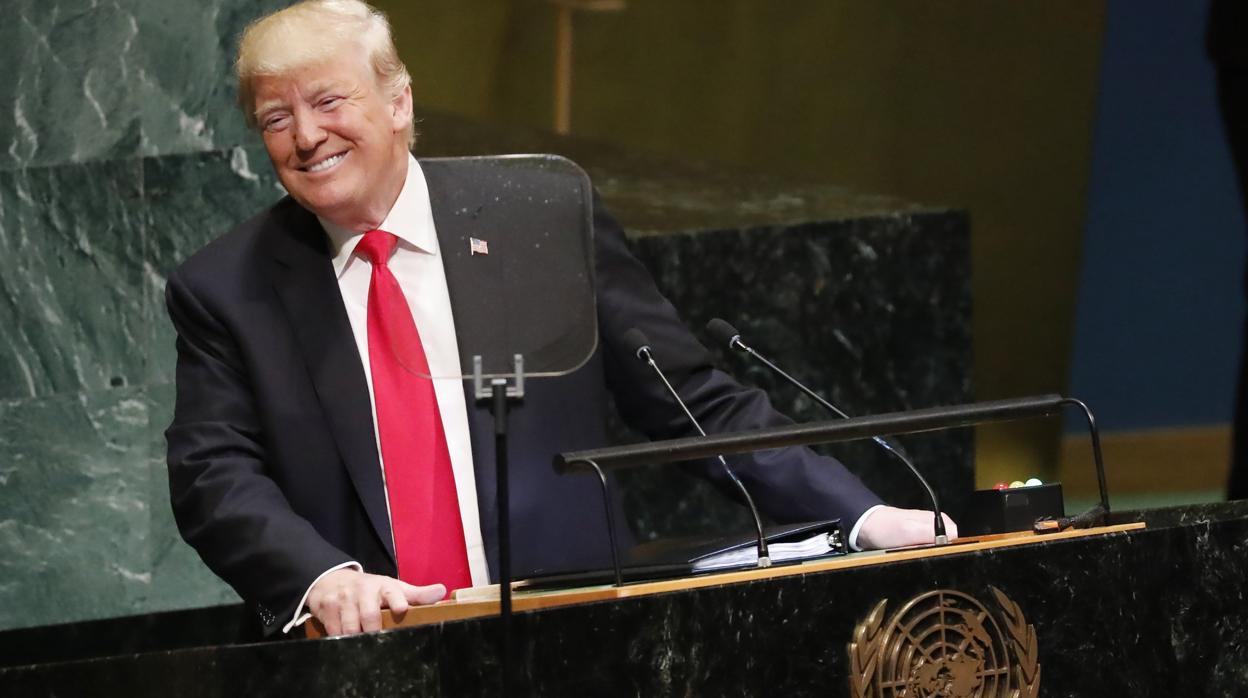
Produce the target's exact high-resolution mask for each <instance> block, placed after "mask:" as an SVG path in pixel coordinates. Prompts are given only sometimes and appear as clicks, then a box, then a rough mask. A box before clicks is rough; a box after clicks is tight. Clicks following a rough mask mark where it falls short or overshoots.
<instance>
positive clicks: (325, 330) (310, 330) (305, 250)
mask: <svg viewBox="0 0 1248 698" xmlns="http://www.w3.org/2000/svg"><path fill="white" fill-rule="evenodd" d="M279 211H280V212H281V215H279V216H276V219H277V222H278V227H277V229H274V230H272V231H269V232H270V233H271V234H270V235H268V237H267V243H268V245H269V248H270V251H271V253H272V257H273V261H274V270H273V275H272V279H273V287H274V290H275V291H276V292H277V295H278V297H279V298H280V299H281V302H282V305H283V307H284V309H285V311H286V316H287V318H289V320H290V324H291V327H292V328H293V329H294V332H295V340H296V344H297V345H298V347H299V349H300V351H301V352H302V354H303V359H304V361H305V363H306V364H307V367H308V374H309V375H310V376H311V378H312V384H313V386H314V388H315V390H316V394H317V398H318V399H319V400H320V403H321V408H322V409H323V410H324V411H325V414H326V416H327V417H328V421H329V427H330V430H331V431H332V432H333V435H334V440H335V441H336V442H337V444H338V450H339V454H340V455H341V457H342V461H343V463H344V464H345V466H346V468H347V472H348V474H349V475H350V477H351V482H352V483H353V484H354V485H355V490H356V493H357V495H358V496H359V498H360V501H361V502H362V503H363V505H364V510H365V512H367V514H368V519H369V522H370V523H372V525H373V529H374V530H375V532H376V533H377V536H378V538H380V539H381V542H382V544H383V546H384V547H385V549H386V552H387V553H388V554H389V556H390V560H391V562H394V561H395V555H394V542H393V540H392V538H391V535H390V519H389V516H388V514H387V508H386V500H385V488H384V485H383V483H382V478H381V462H380V460H379V459H378V457H377V442H376V437H375V434H374V431H373V420H372V405H371V404H370V402H369V397H368V384H367V382H366V380H365V377H364V368H363V365H362V363H361V361H360V353H359V350H358V349H357V347H356V344H355V339H354V335H353V334H352V331H351V323H350V321H349V320H348V319H347V312H346V309H345V308H344V307H343V304H342V294H341V292H340V291H339V290H338V280H337V279H336V278H335V276H334V269H333V264H332V263H331V261H330V257H329V241H328V237H327V236H326V235H325V232H324V230H322V229H321V226H320V223H319V222H317V220H316V218H315V217H314V216H313V215H312V214H311V213H309V212H308V211H306V210H304V209H303V208H302V207H300V206H298V205H297V204H294V203H293V202H289V205H286V206H282V207H280V208H279Z"/></svg>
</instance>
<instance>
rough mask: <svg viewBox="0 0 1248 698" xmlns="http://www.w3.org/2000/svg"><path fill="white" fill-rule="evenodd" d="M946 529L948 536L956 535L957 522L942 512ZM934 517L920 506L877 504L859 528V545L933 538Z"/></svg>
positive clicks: (889, 545) (887, 544) (901, 544)
mask: <svg viewBox="0 0 1248 698" xmlns="http://www.w3.org/2000/svg"><path fill="white" fill-rule="evenodd" d="M941 517H942V518H943V519H944V521H945V533H946V534H947V535H948V536H949V539H950V540H953V539H954V538H957V537H958V525H957V524H956V523H954V522H953V519H951V518H949V517H948V516H947V515H945V514H941ZM935 523H936V521H935V518H934V517H933V516H932V512H930V511H926V510H923V509H898V508H897V507H888V506H886V507H880V508H879V509H876V510H875V511H873V512H871V514H870V515H868V516H867V520H866V521H863V522H862V527H861V528H859V529H858V540H857V541H856V542H857V543H858V547H860V548H862V549H863V550H871V549H877V548H904V547H906V546H908V545H923V544H925V543H927V544H930V543H934V542H936V533H935V531H934V528H935Z"/></svg>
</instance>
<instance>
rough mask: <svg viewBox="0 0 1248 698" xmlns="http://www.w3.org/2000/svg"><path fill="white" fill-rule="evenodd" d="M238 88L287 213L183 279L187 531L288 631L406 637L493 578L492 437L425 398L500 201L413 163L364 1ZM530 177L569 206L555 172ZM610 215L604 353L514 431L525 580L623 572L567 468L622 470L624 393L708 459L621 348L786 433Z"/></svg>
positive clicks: (696, 400)
mask: <svg viewBox="0 0 1248 698" xmlns="http://www.w3.org/2000/svg"><path fill="white" fill-rule="evenodd" d="M237 70H238V74H239V90H240V103H241V105H242V107H243V111H244V114H245V116H246V118H247V120H248V122H249V123H250V124H252V125H254V126H256V127H257V128H258V129H259V130H260V131H261V133H262V136H263V139H264V143H265V146H266V148H267V150H268V153H269V156H270V159H271V162H272V165H273V167H274V169H275V171H276V172H277V175H278V178H279V179H280V180H281V182H282V184H283V186H284V187H285V188H286V190H287V191H288V192H289V194H290V196H289V197H288V198H286V199H283V200H282V201H281V202H279V203H278V204H276V205H275V206H273V207H272V208H270V209H268V210H265V211H263V212H261V213H260V214H258V215H257V216H255V217H253V218H252V219H251V220H249V221H247V222H246V223H243V224H242V225H240V226H239V227H238V228H236V229H235V230H234V231H232V232H230V233H229V234H227V235H225V236H223V237H221V238H220V239H218V240H216V241H215V242H213V243H211V244H210V245H208V246H207V247H206V248H204V249H203V250H201V251H200V252H198V253H196V254H195V255H194V256H193V257H191V258H190V259H189V260H187V261H186V262H185V263H184V264H183V265H182V266H181V267H180V268H179V269H178V270H177V271H175V272H174V273H173V274H172V275H171V276H170V278H169V283H168V288H167V292H166V294H167V301H168V306H169V313H170V317H171V318H172V320H173V323H174V325H175V327H176V329H177V332H178V342H177V348H178V369H177V402H176V408H175V414H174V419H173V423H172V424H171V425H170V427H169V429H168V431H167V432H166V436H167V440H168V444H169V456H168V460H169V472H170V491H171V499H172V504H173V508H174V513H175V516H176V519H177V522H178V526H179V529H180V530H181V532H182V535H183V537H184V538H185V539H186V540H187V541H188V542H189V543H190V544H191V545H192V546H194V547H195V548H196V549H197V550H198V551H199V553H200V555H201V557H202V558H203V559H204V561H205V562H206V563H207V564H208V565H209V567H210V568H212V569H213V571H214V572H216V573H217V574H218V575H219V576H221V577H222V578H223V579H225V580H226V581H227V582H228V583H229V584H231V585H232V586H233V587H234V588H235V590H237V591H238V593H239V594H240V595H241V596H242V597H243V598H244V599H245V600H247V601H248V602H249V603H251V604H253V605H254V606H255V607H256V608H257V610H258V612H259V613H260V616H261V618H262V620H263V622H264V624H265V628H266V630H268V631H274V630H276V629H279V628H284V629H286V630H289V629H290V628H291V627H293V626H294V625H296V624H298V623H299V622H302V621H303V620H305V619H306V618H307V617H309V616H310V615H315V616H316V617H317V618H319V619H320V620H321V621H323V622H324V623H325V625H326V627H327V629H328V630H329V631H330V632H331V633H335V634H336V633H350V632H358V631H360V630H366V631H367V630H375V629H377V628H379V627H380V609H382V608H389V609H391V610H392V611H393V612H395V613H396V614H400V615H401V614H402V613H403V612H404V611H405V610H406V609H407V608H408V607H409V606H410V605H411V604H419V603H430V602H433V601H436V600H438V599H440V598H442V597H443V595H444V594H445V593H446V590H447V589H448V588H449V589H454V588H460V587H466V586H473V585H481V584H486V583H488V582H489V579H490V578H491V572H490V570H491V568H492V567H493V565H494V563H495V559H496V555H497V541H496V539H495V531H494V530H493V526H492V523H493V521H494V520H495V493H494V492H493V491H492V489H491V483H492V482H493V477H494V475H493V472H492V470H491V468H492V463H493V454H492V444H491V437H492V431H491V421H490V417H489V415H488V414H486V413H485V412H484V411H483V410H482V409H480V408H477V407H476V406H474V405H473V404H472V401H471V400H469V399H466V397H465V394H464V386H463V384H462V382H461V381H460V380H458V379H451V380H445V379H430V378H428V376H445V375H451V374H456V373H458V372H459V371H458V360H459V355H458V347H457V344H456V331H455V327H456V324H457V323H463V322H465V321H466V320H465V317H464V316H465V313H467V312H469V310H468V308H469V307H470V303H469V301H468V299H470V298H471V297H473V296H474V293H476V283H475V281H474V278H473V273H474V272H473V268H472V266H471V253H470V250H469V248H468V246H467V245H465V242H466V241H468V239H469V237H470V236H472V235H473V233H474V228H473V225H474V217H473V216H471V215H457V214H460V213H462V212H463V211H468V210H473V209H474V207H472V206H461V205H459V204H460V203H462V202H463V201H464V199H465V197H466V198H467V199H468V200H470V201H471V200H475V201H479V202H480V203H479V205H478V207H475V208H480V207H486V206H490V205H492V203H491V202H494V201H498V200H499V199H497V198H495V197H496V195H498V194H501V192H499V191H491V190H489V189H488V187H485V188H483V185H482V184H481V183H480V180H479V178H476V177H474V176H473V174H472V172H471V171H470V170H471V168H470V167H468V166H466V165H463V164H456V163H455V162H452V161H426V162H417V161H416V160H415V159H414V158H412V157H411V155H410V154H409V148H410V146H411V144H412V98H411V89H410V87H409V79H408V76H407V72H406V69H405V68H404V67H403V65H402V63H401V62H399V61H398V58H397V55H396V53H395V51H394V46H393V43H392V41H391V39H390V33H389V27H388V25H387V23H386V21H385V19H384V17H383V16H381V15H380V14H379V13H377V12H375V11H373V10H372V9H371V8H369V7H368V6H367V5H364V4H363V3H361V2H358V0H311V1H309V2H304V3H300V4H298V5H295V6H293V7H292V8H288V9H287V10H283V11H281V12H278V13H275V14H274V15H270V16H268V17H266V18H264V19H262V20H260V21H258V22H257V23H255V24H253V25H252V26H251V27H249V29H248V31H247V33H246V34H245V35H244V37H243V40H242V43H241V45H240V49H239V59H238V64H237ZM516 176H517V177H518V178H519V179H518V180H517V181H520V182H521V183H522V184H523V185H524V186H526V187H529V188H531V189H533V190H534V191H541V190H542V187H550V183H549V182H544V181H543V180H542V175H541V173H539V172H536V171H535V172H532V173H520V174H518V175H516ZM550 191H552V192H553V191H554V189H550ZM582 194H583V195H584V197H585V200H586V201H588V200H589V199H590V197H591V194H590V192H589V191H584V192H582ZM452 199H454V200H455V204H454V205H452ZM504 213H505V214H508V215H513V216H523V215H525V214H524V212H523V210H521V209H520V208H508V210H506V211H505V212H504ZM592 215H593V225H594V257H595V260H594V264H595V271H596V280H595V288H596V292H597V304H598V319H599V337H600V339H599V346H598V349H597V350H596V351H595V352H594V354H593V356H592V357H591V358H590V360H589V361H588V363H586V364H585V365H584V366H582V367H581V368H580V369H578V370H577V371H575V372H574V373H572V374H570V375H568V376H564V377H561V378H554V379H547V380H544V381H542V382H540V383H537V382H534V383H533V384H531V385H530V386H529V387H528V391H527V395H526V398H525V401H524V403H523V404H522V405H520V406H519V407H517V408H516V410H515V411H514V412H513V414H512V419H511V433H512V435H513V436H512V442H511V446H512V452H513V455H512V459H513V460H512V480H513V482H514V483H515V485H514V488H513V489H514V491H513V492H512V496H511V499H510V503H511V510H512V520H513V557H514V560H515V566H516V569H517V571H518V572H519V573H521V574H524V573H532V572H536V571H557V570H571V569H585V568H594V567H604V566H606V564H607V562H608V559H609V553H608V550H607V546H606V542H605V539H606V533H605V529H606V524H605V521H604V520H603V515H602V511H601V508H600V507H599V505H598V502H599V501H600V500H599V499H598V494H597V492H596V489H595V485H594V481H593V480H592V479H591V478H587V477H576V476H568V477H558V476H556V475H555V474H554V472H553V470H552V468H551V456H552V455H553V454H555V453H558V452H561V451H566V450H574V449H580V448H588V447H593V446H600V445H604V443H605V441H606V436H605V428H604V414H603V410H604V404H605V401H606V393H607V391H608V390H610V391H611V393H612V394H613V395H614V397H615V399H616V403H617V405H618V406H619V408H620V411H621V414H622V415H623V417H624V418H625V420H626V421H628V422H629V423H630V425H631V426H633V427H634V428H635V429H636V430H638V431H640V432H642V433H644V434H646V435H647V436H649V437H651V438H670V437H676V436H683V435H687V434H689V433H690V427H689V426H688V425H687V423H686V421H685V418H684V416H683V414H682V413H681V412H680V410H679V409H678V408H677V407H676V406H675V405H674V404H673V403H672V402H671V400H670V399H669V398H668V397H667V395H666V393H665V392H664V391H663V389H662V387H661V386H660V385H658V384H656V383H655V381H654V379H653V377H652V376H651V375H649V374H648V369H647V368H646V367H645V366H644V365H642V364H640V363H639V362H638V361H637V360H636V359H635V357H633V356H632V350H631V348H630V347H628V346H626V345H625V343H624V340H623V335H624V334H625V332H626V331H627V330H628V329H630V328H632V327H638V328H640V329H642V330H643V331H644V332H645V333H646V334H647V335H648V336H649V338H650V340H651V343H652V345H653V347H654V351H655V353H656V354H657V355H658V357H659V359H660V360H661V361H662V363H663V365H664V367H665V369H666V370H667V371H668V373H669V376H670V377H671V379H672V382H673V384H674V385H675V387H676V389H677V390H678V391H679V392H680V394H681V395H682V396H683V397H684V398H685V399H686V400H687V401H688V403H689V405H690V408H691V409H692V410H693V411H694V413H695V414H696V415H697V416H698V418H699V419H700V420H702V421H703V423H704V424H705V426H706V427H707V429H708V431H711V432H717V431H727V430H733V429H745V428H755V427H762V426H769V425H774V424H783V423H786V421H787V420H786V419H785V418H784V417H782V416H781V415H779V414H777V413H776V412H775V411H774V410H773V409H772V408H771V406H770V405H769V403H768V402H767V400H766V398H765V396H763V395H762V394H761V393H760V392H758V391H756V390H749V389H746V388H744V387H742V386H740V385H739V384H737V383H736V382H734V381H733V380H731V379H730V378H728V377H727V376H726V375H724V374H722V373H720V372H718V371H716V370H714V369H713V367H712V366H711V364H710V360H709V356H708V354H707V352H706V350H705V349H704V348H703V347H702V346H701V345H700V344H699V343H698V342H697V341H696V340H695V339H694V338H693V337H692V336H691V335H690V333H689V332H688V330H687V329H686V328H685V327H684V326H683V324H682V323H681V322H680V320H679V318H678V317H677V314H676V312H675V310H674V309H673V308H672V307H671V305H670V304H669V303H668V302H667V301H666V300H665V299H664V298H663V297H662V296H661V295H660V294H659V293H658V291H657V290H656V289H655V287H654V284H653V282H652V280H651V279H650V277H649V275H648V274H647V273H646V271H645V270H644V269H643V268H642V267H641V265H640V264H639V263H638V262H637V261H636V260H635V259H634V258H633V257H632V256H631V255H630V254H629V252H628V250H627V247H626V245H625V242H624V237H623V234H622V231H621V230H620V228H619V226H618V224H616V222H615V221H614V220H613V219H612V218H611V216H610V215H609V214H607V213H606V212H605V211H604V210H603V209H602V207H601V206H599V205H597V202H596V201H595V202H594V203H593V212H592ZM534 271H535V273H540V272H539V271H538V270H534ZM736 466H737V470H738V473H739V475H740V476H741V479H742V480H743V481H744V482H745V484H746V486H747V487H748V488H750V490H751V491H752V492H753V495H754V497H755V498H756V500H757V501H758V503H759V505H760V507H761V508H762V509H763V510H764V511H765V512H766V513H767V514H769V515H770V516H772V517H773V518H775V519H777V520H779V521H805V520H816V519H825V518H833V517H840V518H841V519H842V520H843V522H844V523H845V525H846V527H847V529H850V531H851V533H850V538H851V544H857V545H858V546H861V547H885V546H895V545H904V544H911V543H918V542H923V541H925V540H927V541H930V540H931V536H932V532H931V513H930V512H918V511H909V510H899V509H895V508H892V507H887V506H885V505H883V504H882V503H881V502H880V500H879V499H878V498H877V497H876V496H875V495H874V494H872V493H871V492H870V491H868V490H867V489H866V488H865V487H864V486H863V485H862V484H861V483H860V482H859V481H858V480H857V479H856V478H855V477H853V476H852V475H851V474H850V473H848V472H847V471H846V470H845V469H844V468H843V467H842V466H841V465H840V464H839V463H837V462H836V461H834V460H831V459H826V458H821V457H818V456H816V455H815V454H813V453H812V452H810V451H808V450H805V449H783V450H778V451H771V452H767V453H764V454H759V455H756V456H753V457H749V458H742V459H740V461H739V462H738V463H737V464H736ZM706 475H707V476H708V477H711V478H716V477H721V474H720V473H719V471H718V470H713V469H708V470H707V472H706ZM950 525H951V524H950ZM951 532H953V529H951Z"/></svg>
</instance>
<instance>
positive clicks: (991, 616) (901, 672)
mask: <svg viewBox="0 0 1248 698" xmlns="http://www.w3.org/2000/svg"><path fill="white" fill-rule="evenodd" d="M989 589H990V590H991V591H992V595H993V596H994V597H995V600H996V606H997V608H996V613H993V612H991V611H989V609H988V608H987V607H985V606H984V604H982V603H980V602H979V601H978V600H977V599H975V598H974V597H972V596H970V595H967V594H963V593H961V592H958V591H951V590H947V589H942V590H938V591H929V592H927V593H925V594H920V595H919V596H916V597H914V598H913V599H910V601H908V602H906V604H905V605H904V606H902V607H901V609H900V610H899V611H897V612H896V613H894V614H893V615H892V616H891V617H890V618H889V619H888V620H887V622H885V621H884V612H885V608H886V607H887V605H888V599H883V600H882V601H880V602H879V603H878V604H876V606H875V608H874V609H872V611H871V613H869V614H867V617H866V618H864V619H863V620H862V622H860V623H859V624H858V626H857V627H856V628H854V636H853V637H854V639H853V641H852V642H850V643H849V666H850V674H849V686H850V695H852V696H854V698H868V697H869V696H870V697H872V698H1016V697H1017V698H1031V697H1034V696H1035V695H1036V694H1037V693H1038V691H1039V690H1040V654H1039V649H1038V648H1037V646H1036V629H1035V628H1034V627H1033V626H1031V625H1028V624H1027V619H1026V618H1024V617H1023V612H1022V609H1020V608H1019V607H1018V604H1016V603H1014V602H1013V601H1011V600H1010V598H1009V597H1008V596H1006V595H1005V594H1004V593H1002V592H1001V590H1000V589H997V588H996V587H989Z"/></svg>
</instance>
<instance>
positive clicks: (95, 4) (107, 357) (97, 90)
mask: <svg viewBox="0 0 1248 698" xmlns="http://www.w3.org/2000/svg"><path fill="white" fill-rule="evenodd" d="M280 4H283V3H281V2H277V1H275V0H259V1H257V0H216V1H214V2H202V1H201V0H117V1H115V2H103V1H99V0H54V1H52V2H47V1H39V2H36V1H35V0H7V1H6V2H5V10H6V12H5V21H4V22H0V65H3V66H4V67H5V70H4V72H3V74H0V103H3V104H5V105H6V108H4V109H0V327H3V328H4V331H3V333H2V334H0V628H12V627H23V626H29V625H40V624H46V623H54V622H65V621H73V620H80V619H86V618H98V617H107V616H116V615H121V614H126V613H131V612H142V611H148V610H157V609H168V608H180V607H186V606H196V605H206V604H213V603H222V602H228V601H232V600H234V599H235V597H234V595H233V593H232V592H231V591H230V590H229V589H228V588H226V587H225V586H224V585H222V584H221V583H220V582H219V581H217V580H216V578H215V577H213V575H212V574H211V573H209V572H208V571H207V570H206V569H205V568H204V567H203V565H202V564H200V563H199V561H198V560H197V558H196V557H195V554H194V553H193V552H192V551H191V550H190V549H189V548H188V547H186V546H185V545H184V544H182V543H181V542H180V540H179V539H178V538H177V533H176V530H175V529H174V527H173V522H172V516H171V514H170V512H169V508H168V504H167V502H168V495H167V494H166V476H165V470H164V439H163V436H162V434H161V432H162V431H163V429H164V427H165V425H166V423H167V421H168V414H169V405H170V404H171V402H172V386H171V384H170V380H171V377H172V336H171V330H170V329H169V327H168V322H167V320H166V319H165V313H164V307H163V295H162V294H163V288H164V273H165V271H166V270H168V269H169V268H170V267H171V266H172V264H173V263H174V261H175V260H178V259H181V258H182V257H184V256H185V255H186V254H187V253H188V252H190V251H191V250H193V249H195V248H196V247H198V246H199V245H202V244H203V243H204V242H205V241H207V240H208V239H209V238H211V237H212V236H214V235H216V234H218V233H220V232H221V231H223V230H225V229H226V228H227V227H228V226H229V225H230V224H231V223H232V222H233V219H234V218H235V217H236V215H235V212H236V211H239V210H252V209H255V208H257V207H258V206H260V205H261V204H262V203H264V202H267V201H271V200H273V199H274V198H276V197H277V195H278V190H277V188H276V186H275V185H274V183H273V181H272V179H271V178H270V177H268V175H267V170H268V166H267V163H266V162H265V161H264V160H262V159H261V160H259V161H256V160H255V159H254V156H253V159H251V160H249V159H248V158H247V156H246V154H245V151H244V150H242V149H241V148H236V149H232V150H231V148H232V147H233V146H236V145H239V144H240V143H243V142H245V141H246V140H247V137H246V134H245V131H244V129H243V126H242V124H241V122H240V120H239V119H238V118H237V116H236V110H235V109H234V105H233V99H234V96H233V88H232V86H231V84H230V80H229V71H228V68H229V64H230V60H231V58H230V55H231V52H232V46H233V43H234V37H235V36H237V34H238V32H239V31H240V30H241V28H242V27H243V26H244V24H245V23H246V21H248V20H249V19H250V18H251V17H254V16H255V15H256V14H257V13H259V12H261V11H264V10H265V9H267V8H270V7H276V6H278V5H280ZM221 150H225V151H226V152H217V151H221ZM207 151H213V152H211V153H209V154H205V155H203V156H195V157H150V156H169V155H173V154H191V153H200V152H207ZM142 156H149V157H146V158H145V157H142ZM253 162H254V163H255V164H254V165H252V164H251V163H253Z"/></svg>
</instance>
